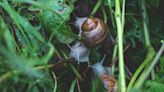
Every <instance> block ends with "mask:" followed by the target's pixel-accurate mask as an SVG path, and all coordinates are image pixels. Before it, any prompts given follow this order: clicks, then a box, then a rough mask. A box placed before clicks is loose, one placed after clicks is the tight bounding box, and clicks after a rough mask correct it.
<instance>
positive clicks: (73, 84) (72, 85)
mask: <svg viewBox="0 0 164 92" xmlns="http://www.w3.org/2000/svg"><path fill="white" fill-rule="evenodd" d="M75 85H76V79H75V80H73V81H72V83H71V87H70V90H69V92H74V89H75Z"/></svg>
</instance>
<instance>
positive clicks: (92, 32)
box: [81, 18, 108, 48]
mask: <svg viewBox="0 0 164 92" xmlns="http://www.w3.org/2000/svg"><path fill="white" fill-rule="evenodd" d="M81 29H82V33H81V37H82V39H84V40H83V42H84V44H85V45H86V46H87V47H89V48H92V47H95V46H97V45H98V44H100V43H102V42H103V41H104V40H105V38H106V37H107V35H108V27H107V25H106V24H105V23H104V22H103V21H102V20H100V19H98V18H88V19H86V20H85V21H84V22H83V24H82V27H81Z"/></svg>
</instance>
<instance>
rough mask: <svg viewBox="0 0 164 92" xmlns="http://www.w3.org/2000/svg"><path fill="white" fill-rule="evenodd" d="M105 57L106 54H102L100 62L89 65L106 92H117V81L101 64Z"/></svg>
mask: <svg viewBox="0 0 164 92" xmlns="http://www.w3.org/2000/svg"><path fill="white" fill-rule="evenodd" d="M105 57H106V55H104V57H103V59H102V60H101V62H98V63H96V64H94V65H92V66H90V67H91V68H92V69H93V71H94V73H95V74H96V75H97V76H98V77H99V78H100V79H101V81H102V82H103V84H104V87H105V89H106V90H107V92H117V81H116V80H115V79H114V77H113V76H111V75H110V74H108V72H107V71H106V69H105V67H104V66H103V65H102V63H103V61H104V60H105Z"/></svg>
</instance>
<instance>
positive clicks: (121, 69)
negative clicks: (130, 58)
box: [115, 0, 126, 92]
mask: <svg viewBox="0 0 164 92" xmlns="http://www.w3.org/2000/svg"><path fill="white" fill-rule="evenodd" d="M115 20H116V25H117V36H118V55H119V79H120V80H119V81H120V84H119V88H120V90H121V92H126V82H125V70H124V52H123V27H122V23H121V13H120V1H119V0H115Z"/></svg>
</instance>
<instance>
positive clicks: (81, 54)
mask: <svg viewBox="0 0 164 92" xmlns="http://www.w3.org/2000/svg"><path fill="white" fill-rule="evenodd" d="M68 47H69V48H70V49H71V52H70V56H71V57H72V58H74V59H75V60H77V62H78V64H79V63H80V62H89V53H90V49H88V48H86V47H85V46H84V44H83V43H82V42H80V41H76V42H75V44H74V45H72V46H68Z"/></svg>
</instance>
